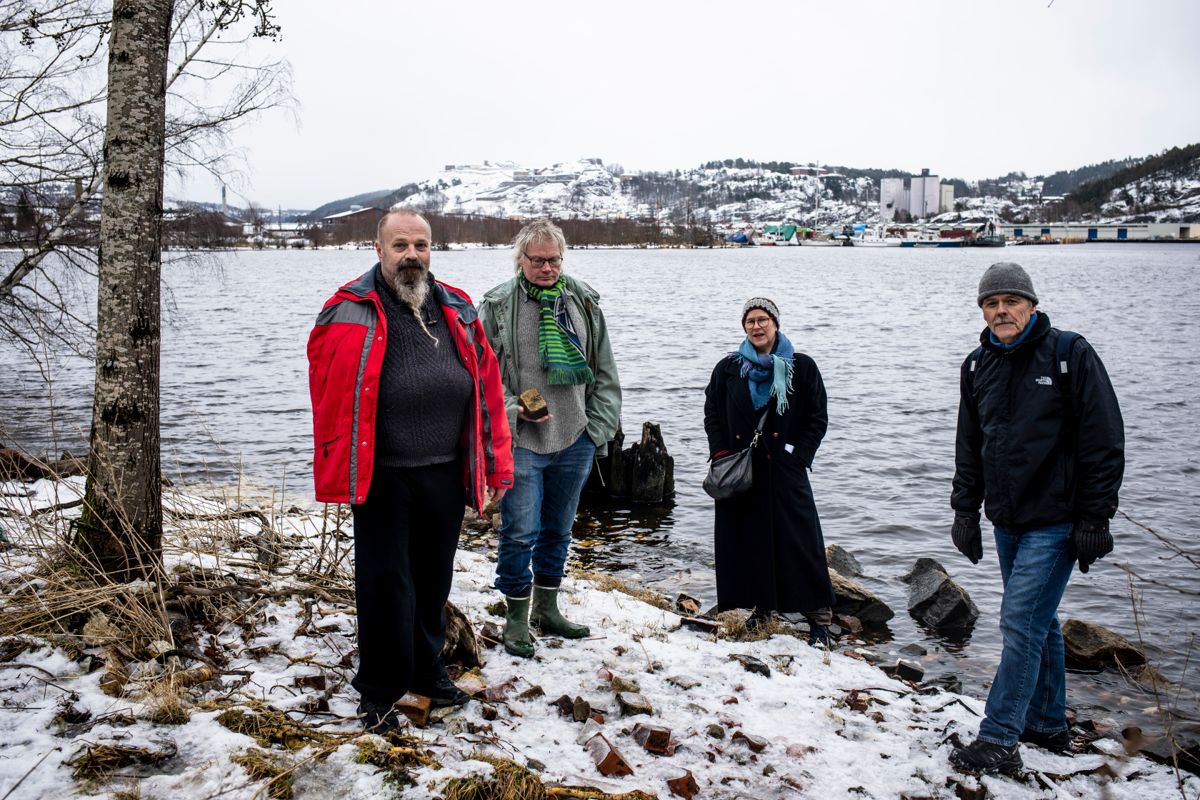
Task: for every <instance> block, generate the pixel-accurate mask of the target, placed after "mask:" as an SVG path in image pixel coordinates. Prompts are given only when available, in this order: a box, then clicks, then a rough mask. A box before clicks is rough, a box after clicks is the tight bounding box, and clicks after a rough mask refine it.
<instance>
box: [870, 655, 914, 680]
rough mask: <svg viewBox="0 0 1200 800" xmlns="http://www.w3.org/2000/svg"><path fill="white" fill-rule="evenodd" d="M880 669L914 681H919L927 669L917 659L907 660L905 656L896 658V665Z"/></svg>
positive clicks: (894, 675) (894, 676) (901, 678)
mask: <svg viewBox="0 0 1200 800" xmlns="http://www.w3.org/2000/svg"><path fill="white" fill-rule="evenodd" d="M880 669H882V670H883V672H884V673H886V674H888V675H890V676H893V678H898V679H900V680H907V681H912V682H917V681H919V680H920V679H922V678H924V676H925V669H924V668H923V667H922V666H920V664H919V663H917V662H916V661H907V660H905V658H899V660H896V662H895V664H894V666H890V667H880Z"/></svg>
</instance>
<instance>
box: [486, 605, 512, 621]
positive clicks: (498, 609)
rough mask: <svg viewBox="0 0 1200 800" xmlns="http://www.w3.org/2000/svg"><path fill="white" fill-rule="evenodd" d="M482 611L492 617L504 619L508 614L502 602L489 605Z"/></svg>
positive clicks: (506, 607)
mask: <svg viewBox="0 0 1200 800" xmlns="http://www.w3.org/2000/svg"><path fill="white" fill-rule="evenodd" d="M483 610H484V611H486V612H488V613H489V614H491V615H492V616H493V617H499V618H500V619H504V615H505V614H506V613H507V612H508V606H507V605H506V604H505V602H504V601H503V600H497V601H496V602H494V603H492V604H490V605H486V606H484V607H483Z"/></svg>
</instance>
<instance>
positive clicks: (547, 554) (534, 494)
mask: <svg viewBox="0 0 1200 800" xmlns="http://www.w3.org/2000/svg"><path fill="white" fill-rule="evenodd" d="M595 455H596V445H595V444H594V443H593V442H592V440H591V439H590V438H589V437H588V435H587V432H586V431H585V432H584V433H582V434H580V436H579V438H578V439H576V440H575V443H574V444H573V445H571V446H570V447H568V448H566V449H564V450H559V451H558V452H557V453H547V454H546V455H541V454H539V453H535V452H533V451H532V450H526V449H525V448H524V447H514V448H513V487H512V488H511V489H509V490H508V492H506V493H505V495H504V497H503V498H502V499H501V500H500V518H501V522H500V548H499V553H498V558H497V561H496V588H497V589H499V590H500V591H502V592H504V594H505V595H507V596H509V597H524V596H525V595H527V594H528V593H529V587H530V585H531V584H532V583H533V579H534V576H536V577H538V578H539V579H540V578H545V579H551V580H552V582H553V584H554V585H556V586H557V585H558V582H559V581H561V580H562V577H563V566H564V565H565V564H566V563H567V548H568V546H570V544H571V526H572V525H573V524H574V523H575V510H576V509H577V508H578V507H579V493H580V492H581V491H583V485H584V484H585V483H587V479H588V475H590V474H591V472H592V459H593V457H594V456H595ZM531 565H532V567H533V569H532V570H530V566H531Z"/></svg>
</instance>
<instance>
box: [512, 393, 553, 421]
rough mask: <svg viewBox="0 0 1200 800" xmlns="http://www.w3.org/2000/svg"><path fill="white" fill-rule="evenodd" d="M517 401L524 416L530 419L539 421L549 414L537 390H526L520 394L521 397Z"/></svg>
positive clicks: (548, 409) (544, 401)
mask: <svg viewBox="0 0 1200 800" xmlns="http://www.w3.org/2000/svg"><path fill="white" fill-rule="evenodd" d="M517 400H518V402H520V404H521V410H522V411H524V412H525V416H527V417H529V418H530V419H541V418H542V417H544V416H547V415H548V414H549V413H550V406H548V405H546V400H545V398H543V397H542V393H541V392H539V391H538V390H537V389H526V390H525V391H523V392H521V396H520V397H519V398H517Z"/></svg>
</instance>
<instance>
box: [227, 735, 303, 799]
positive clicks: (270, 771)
mask: <svg viewBox="0 0 1200 800" xmlns="http://www.w3.org/2000/svg"><path fill="white" fill-rule="evenodd" d="M229 759H230V761H232V762H233V763H235V764H237V765H239V766H241V768H242V769H243V770H245V771H246V775H247V776H248V777H249V778H250V779H251V780H256V781H261V780H265V781H267V785H266V787H265V788H266V791H267V795H268V796H269V797H274V798H275V800H292V797H294V796H295V785H294V782H293V778H292V766H291V765H289V764H287V763H285V762H284V760H283V759H282V758H280V757H279V756H277V755H275V754H273V753H268V752H267V751H266V750H258V749H256V748H253V747H252V748H250V749H249V750H247V751H246V752H244V753H235V754H234V755H232V756H230V757H229Z"/></svg>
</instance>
